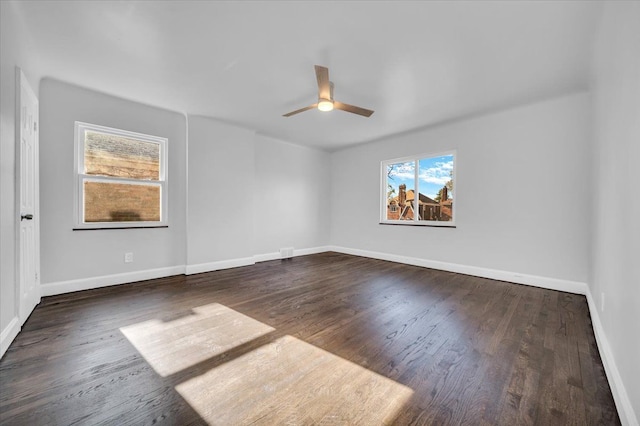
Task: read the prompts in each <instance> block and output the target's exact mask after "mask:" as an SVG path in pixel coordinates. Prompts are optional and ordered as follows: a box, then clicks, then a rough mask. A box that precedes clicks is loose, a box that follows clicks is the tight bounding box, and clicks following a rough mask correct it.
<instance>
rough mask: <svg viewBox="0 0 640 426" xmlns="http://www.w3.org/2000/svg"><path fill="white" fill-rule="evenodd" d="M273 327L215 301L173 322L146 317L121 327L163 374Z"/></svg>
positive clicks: (173, 371) (204, 358)
mask: <svg viewBox="0 0 640 426" xmlns="http://www.w3.org/2000/svg"><path fill="white" fill-rule="evenodd" d="M273 330H274V328H272V327H269V326H268V325H266V324H263V323H261V322H260V321H256V320H254V319H252V318H250V317H248V316H246V315H243V314H241V313H239V312H236V311H234V310H233V309H230V308H227V307H226V306H224V305H220V304H218V303H212V304H209V305H204V306H199V307H196V308H193V315H187V316H184V317H180V318H177V319H175V320H172V321H168V322H165V321H162V320H159V319H154V320H149V321H145V322H141V323H138V324H134V325H131V326H127V327H122V328H121V329H120V331H121V332H122V333H123V334H124V335H125V336H126V337H127V339H129V341H130V342H131V343H132V344H133V346H134V347H135V348H136V349H137V350H138V352H140V354H141V355H142V356H143V357H144V359H145V360H146V361H147V362H148V363H149V364H150V365H151V366H152V367H153V369H154V370H155V371H156V373H158V374H159V375H161V376H162V377H166V376H169V375H171V374H174V373H177V372H179V371H182V370H184V369H186V368H189V367H192V366H194V365H196V364H198V363H200V362H202V361H206V360H208V359H210V358H212V357H214V356H216V355H220V354H222V353H225V352H227V351H228V350H230V349H232V348H234V347H236V346H239V345H241V344H243V343H246V342H249V341H251V340H254V339H255V338H257V337H260V336H262V335H265V334H268V333H270V332H272V331H273Z"/></svg>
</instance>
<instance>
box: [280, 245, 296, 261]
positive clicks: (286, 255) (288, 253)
mask: <svg viewBox="0 0 640 426" xmlns="http://www.w3.org/2000/svg"><path fill="white" fill-rule="evenodd" d="M292 257H293V247H284V248H281V249H280V259H291V258H292Z"/></svg>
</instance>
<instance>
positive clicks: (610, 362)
mask: <svg viewBox="0 0 640 426" xmlns="http://www.w3.org/2000/svg"><path fill="white" fill-rule="evenodd" d="M587 303H588V304H589V313H590V314H591V324H592V325H593V333H594V334H595V336H596V343H597V346H598V351H599V352H600V358H601V359H602V365H604V372H605V373H606V375H607V380H608V381H609V386H610V387H611V393H612V394H613V400H614V401H615V403H616V408H617V409H618V415H619V416H620V422H621V423H622V424H623V425H625V426H626V425H628V426H638V418H637V417H636V414H635V412H634V411H633V406H632V405H631V400H630V399H629V395H628V394H627V390H626V389H625V387H624V383H623V381H622V376H621V375H620V372H619V371H618V367H617V366H616V362H615V359H614V358H613V353H612V352H611V346H609V341H608V340H607V336H606V334H605V332H604V329H603V328H602V323H601V322H600V314H599V313H598V308H597V307H596V303H595V301H594V300H593V296H592V295H591V291H589V290H587Z"/></svg>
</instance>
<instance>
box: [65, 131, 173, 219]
mask: <svg viewBox="0 0 640 426" xmlns="http://www.w3.org/2000/svg"><path fill="white" fill-rule="evenodd" d="M75 139H76V141H75V144H76V146H75V152H76V161H75V164H76V173H75V175H76V197H75V224H74V228H75V229H102V228H138V227H157V226H167V139H165V138H161V137H157V136H149V135H143V134H140V133H133V132H128V131H125V130H118V129H112V128H109V127H103V126H97V125H94V124H87V123H80V122H78V121H76V124H75Z"/></svg>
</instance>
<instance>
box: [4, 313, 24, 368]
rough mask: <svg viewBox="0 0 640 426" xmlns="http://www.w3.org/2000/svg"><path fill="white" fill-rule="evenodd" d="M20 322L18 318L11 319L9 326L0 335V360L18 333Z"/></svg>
mask: <svg viewBox="0 0 640 426" xmlns="http://www.w3.org/2000/svg"><path fill="white" fill-rule="evenodd" d="M20 328H21V327H20V320H19V319H18V317H13V318H12V319H11V321H10V322H9V324H8V325H7V326H6V327H5V328H4V330H2V333H0V358H2V357H3V356H4V353H5V352H6V351H7V349H9V345H11V342H13V339H15V338H16V336H17V335H18V333H19V332H20Z"/></svg>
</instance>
